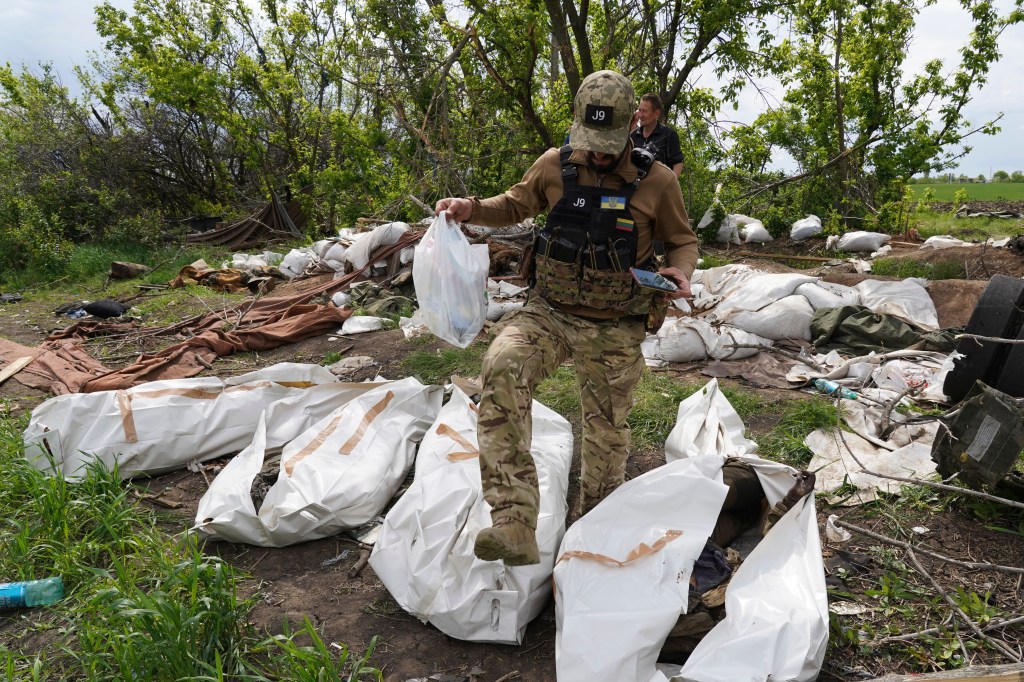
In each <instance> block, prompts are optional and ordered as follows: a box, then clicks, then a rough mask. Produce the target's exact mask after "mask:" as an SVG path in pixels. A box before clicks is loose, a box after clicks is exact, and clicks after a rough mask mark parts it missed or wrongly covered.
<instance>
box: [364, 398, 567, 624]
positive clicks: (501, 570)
mask: <svg viewBox="0 0 1024 682" xmlns="http://www.w3.org/2000/svg"><path fill="white" fill-rule="evenodd" d="M532 413H533V419H532V441H531V444H530V451H531V454H532V456H533V459H534V462H535V463H536V465H537V476H538V482H539V488H540V514H539V516H538V519H537V543H538V546H539V548H540V563H539V564H537V565H533V566H515V567H506V566H505V565H504V563H503V562H501V561H482V560H480V559H477V558H476V557H475V556H474V555H473V545H474V542H475V541H476V536H477V533H479V531H480V530H482V529H484V528H487V527H489V526H490V525H491V517H490V505H488V504H487V502H486V501H485V500H484V498H483V492H482V490H481V487H480V464H479V450H478V445H477V438H476V422H477V410H476V405H474V404H473V403H472V401H470V400H469V398H467V397H466V394H465V393H464V392H463V391H462V390H460V389H459V388H457V387H456V388H454V389H453V391H452V397H451V399H450V400H449V401H448V403H447V404H446V405H445V406H444V407H443V408H441V412H440V413H439V414H438V417H437V420H436V421H435V422H434V424H433V425H432V426H431V427H430V429H429V430H428V431H427V434H426V436H424V438H423V443H422V444H421V446H420V450H419V453H418V454H417V457H416V479H415V480H414V481H413V484H412V486H411V487H410V488H409V489H408V490H407V491H406V492H405V494H403V495H402V498H401V499H400V500H398V502H397V503H396V504H395V506H394V507H392V508H391V510H390V511H389V512H388V515H387V517H385V519H384V526H383V528H382V529H381V534H380V538H379V539H378V540H377V542H376V543H375V545H374V549H373V554H372V555H371V556H370V565H371V566H372V567H373V569H374V571H376V573H377V576H378V577H379V578H380V579H381V581H382V582H383V583H384V586H385V587H387V589H388V591H389V592H390V593H391V595H392V596H393V597H394V598H395V600H396V601H397V602H398V603H399V605H401V607H402V608H403V609H405V610H406V611H407V612H409V613H410V614H412V615H414V616H416V617H417V618H419V619H420V620H422V621H424V622H429V623H431V624H432V625H434V626H435V627H437V628H438V629H439V630H441V631H442V632H444V633H445V634H447V635H448V636H450V637H454V638H456V639H461V640H467V641H474V642H497V643H503V644H519V643H521V642H522V638H523V633H524V632H525V630H526V626H527V624H528V623H529V622H530V621H531V620H533V619H534V618H536V617H537V615H539V614H540V612H541V611H542V610H543V609H544V607H545V606H546V605H547V601H548V597H549V596H550V594H551V582H550V581H551V569H552V566H553V565H554V562H555V552H556V551H557V550H558V545H559V543H560V542H561V540H562V535H563V533H564V532H565V514H566V510H567V506H566V493H567V490H568V485H569V466H570V463H571V461H572V428H571V427H570V425H569V423H568V422H567V421H566V420H565V419H564V418H563V417H561V416H559V415H558V414H556V413H555V412H553V411H552V410H550V409H548V408H547V407H545V406H543V405H541V404H540V403H538V402H536V401H535V402H534V403H533V408H532Z"/></svg>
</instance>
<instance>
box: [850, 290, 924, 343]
mask: <svg viewBox="0 0 1024 682" xmlns="http://www.w3.org/2000/svg"><path fill="white" fill-rule="evenodd" d="M855 288H856V289H857V291H859V292H860V299H861V304H862V305H864V306H867V307H868V308H869V309H870V310H871V311H872V312H875V313H880V314H884V315H892V316H894V317H897V318H899V319H901V320H903V321H904V322H908V323H910V324H912V325H915V326H916V327H918V328H919V329H923V330H925V331H935V330H937V329H938V328H939V316H938V313H937V312H936V311H935V304H934V303H933V302H932V299H931V296H929V295H928V290H927V289H925V288H924V287H923V286H921V285H920V284H919V283H918V281H915V280H913V279H905V280H903V281H902V282H883V281H880V280H874V279H866V280H864V281H863V282H861V283H860V284H858V285H857V286H856V287H855Z"/></svg>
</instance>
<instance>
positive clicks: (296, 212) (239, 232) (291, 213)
mask: <svg viewBox="0 0 1024 682" xmlns="http://www.w3.org/2000/svg"><path fill="white" fill-rule="evenodd" d="M305 224H306V215H305V213H303V211H302V206H300V205H299V202H298V201H296V200H295V199H292V200H291V201H289V202H287V203H285V202H282V201H281V200H280V199H279V198H278V197H277V194H272V195H271V199H270V203H269V204H267V205H266V206H264V207H263V208H262V209H261V210H260V211H258V212H256V213H253V214H252V215H251V216H249V217H248V218H246V219H244V220H240V221H239V222H237V223H235V224H233V225H228V226H227V227H222V228H220V229H217V230H210V231H209V232H194V233H192V234H189V235H186V237H185V241H186V242H188V243H190V244H223V245H225V246H227V247H229V248H232V249H247V248H251V247H253V246H257V245H260V244H265V243H266V242H267V241H269V240H271V239H290V238H293V237H301V236H303V233H302V227H303V226H304V225H305Z"/></svg>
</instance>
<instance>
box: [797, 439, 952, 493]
mask: <svg viewBox="0 0 1024 682" xmlns="http://www.w3.org/2000/svg"><path fill="white" fill-rule="evenodd" d="M933 438H934V434H933ZM844 439H845V441H846V445H844V444H843V440H844ZM804 445H806V446H807V447H808V448H810V450H811V452H813V453H814V457H813V458H812V459H811V462H810V464H808V465H807V468H808V470H810V471H813V472H815V473H816V474H817V477H818V479H817V482H816V483H815V489H816V490H818V491H820V492H826V493H831V494H832V500H831V503H832V504H866V503H868V502H871V501H872V500H874V499H875V498H876V497H878V491H882V492H886V493H899V492H900V490H902V489H903V487H904V486H906V485H907V484H906V483H903V482H901V481H893V480H890V479H887V478H879V477H877V476H873V475H871V474H868V473H866V472H865V470H864V469H862V468H861V467H860V465H858V464H857V462H856V460H855V459H854V456H853V455H851V454H850V452H849V450H848V449H847V446H849V448H850V449H852V450H853V452H854V453H855V454H856V457H857V459H859V460H860V461H861V462H862V463H863V464H864V466H865V467H866V468H867V469H870V470H872V471H875V472H877V473H880V474H887V475H890V476H900V477H903V478H927V477H928V476H930V475H931V474H933V473H935V462H933V461H932V458H931V441H928V442H927V443H925V442H921V441H917V442H912V443H909V444H907V445H904V446H902V447H898V448H896V449H895V450H888V449H886V448H883V447H879V446H877V445H875V444H874V443H872V442H870V441H868V440H867V439H865V438H862V437H861V436H859V435H857V434H855V433H843V434H842V437H840V435H839V434H838V433H837V431H836V430H835V429H818V430H816V431H814V432H813V433H811V434H810V435H808V436H807V438H805V439H804ZM850 486H852V487H853V490H852V491H851V490H850Z"/></svg>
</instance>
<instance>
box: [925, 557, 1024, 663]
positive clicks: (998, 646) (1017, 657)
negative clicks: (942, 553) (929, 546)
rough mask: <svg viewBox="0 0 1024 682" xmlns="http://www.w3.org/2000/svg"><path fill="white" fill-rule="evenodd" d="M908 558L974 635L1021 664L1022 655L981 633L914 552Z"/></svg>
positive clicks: (972, 620)
mask: <svg viewBox="0 0 1024 682" xmlns="http://www.w3.org/2000/svg"><path fill="white" fill-rule="evenodd" d="M907 556H908V557H910V562H911V563H912V564H914V568H916V569H917V572H918V573H920V574H921V575H923V576H924V577H925V578H927V579H928V582H930V583H931V584H932V587H934V588H935V590H936V591H937V592H938V593H939V594H940V595H942V598H943V600H945V602H946V603H947V604H949V606H950V608H952V609H953V612H954V613H956V614H957V615H958V616H960V619H961V620H962V621H963V622H964V623H965V624H966V625H967V627H969V628H970V629H971V630H972V631H973V632H974V634H976V635H977V636H978V637H980V638H981V639H983V640H985V641H986V642H988V643H989V644H990V645H991V646H993V647H995V648H996V649H999V650H1000V651H1002V652H1003V654H1004V655H1005V656H1006V657H1007V658H1009V659H1010V660H1011V661H1014V662H1015V663H1020V662H1021V657H1020V654H1018V653H1017V652H1016V651H1014V650H1013V649H1011V648H1010V647H1008V646H1006V644H1004V643H1003V642H1000V641H999V640H998V639H993V638H992V637H989V636H988V635H986V634H985V633H984V632H982V631H981V628H979V627H978V624H977V623H975V622H974V619H973V618H971V617H970V616H968V615H967V614H966V613H964V610H963V609H961V608H960V605H959V604H957V603H956V602H955V601H954V600H953V598H952V597H950V596H949V593H947V592H946V590H944V589H942V586H941V585H939V582H938V581H937V580H936V579H935V578H933V577H932V574H931V573H929V572H928V571H927V570H926V569H925V567H924V566H922V565H921V562H920V561H918V560H917V555H916V554H914V550H912V549H908V550H907Z"/></svg>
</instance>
